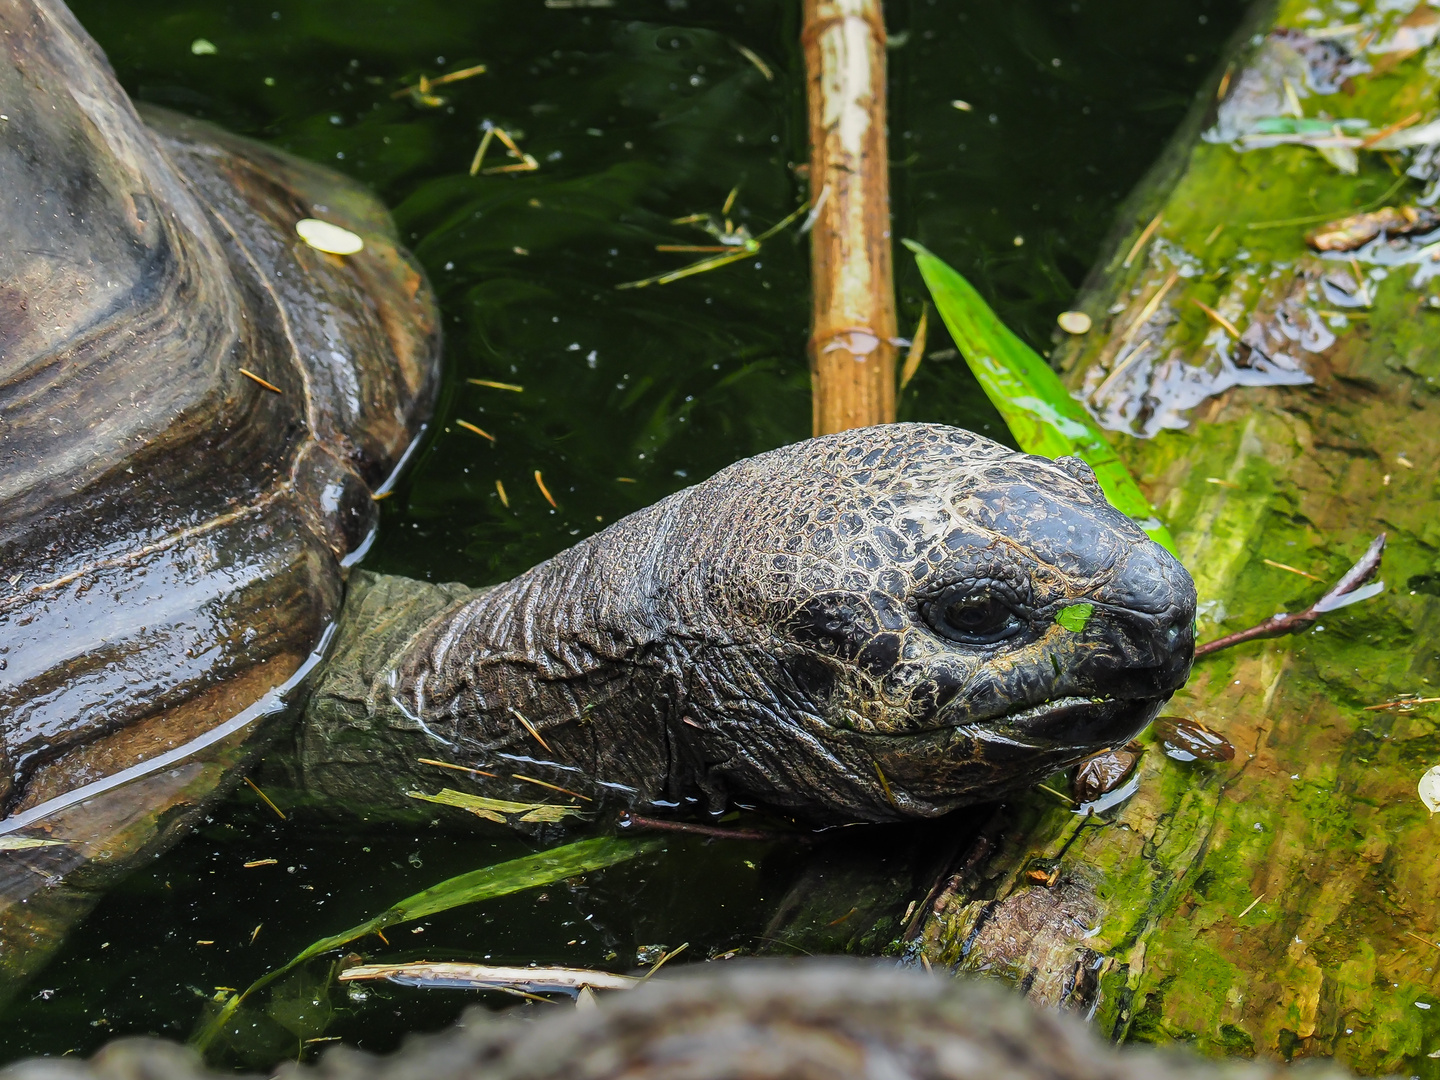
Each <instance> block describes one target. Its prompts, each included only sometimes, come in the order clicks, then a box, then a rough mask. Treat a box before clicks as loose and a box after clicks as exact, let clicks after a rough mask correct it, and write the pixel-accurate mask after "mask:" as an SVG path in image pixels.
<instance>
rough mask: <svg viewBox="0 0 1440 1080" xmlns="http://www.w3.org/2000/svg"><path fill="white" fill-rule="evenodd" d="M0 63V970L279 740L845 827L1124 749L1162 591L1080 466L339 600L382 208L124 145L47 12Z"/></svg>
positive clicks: (329, 768) (909, 468) (929, 430)
mask: <svg viewBox="0 0 1440 1080" xmlns="http://www.w3.org/2000/svg"><path fill="white" fill-rule="evenodd" d="M0 32H3V45H0V49H3V53H0V112H3V114H4V116H3V119H0V198H3V204H0V205H3V210H0V448H3V450H0V453H3V462H4V467H3V470H0V568H3V569H0V574H3V576H0V815H3V819H0V971H3V972H4V973H5V974H7V975H8V976H12V977H13V976H15V975H17V974H19V973H20V972H22V971H23V970H24V968H25V967H26V966H27V965H28V964H29V963H30V961H29V960H27V957H34V956H38V955H39V954H40V953H41V952H43V946H44V945H45V944H46V943H47V941H49V940H50V939H51V938H53V937H54V935H55V934H58V933H59V932H60V930H61V929H63V927H64V926H65V925H66V924H67V923H68V922H70V921H72V920H73V918H74V917H75V916H77V915H78V914H80V913H82V912H83V911H84V910H85V908H86V907H87V906H88V905H89V904H90V903H91V902H92V900H93V896H94V893H95V890H97V889H99V888H101V887H102V886H103V885H104V883H105V882H106V881H107V880H109V878H110V876H111V875H113V874H114V873H115V872H117V871H119V870H122V869H123V868H124V867H125V866H127V865H129V864H133V862H134V860H135V858H136V857H137V856H138V855H140V854H142V853H145V852H150V851H155V850H158V849H159V848H160V847H161V846H163V845H164V844H165V843H166V842H168V841H169V840H170V839H171V838H172V837H173V836H174V835H176V833H177V832H178V831H179V830H180V829H181V828H183V826H184V824H185V823H186V821H187V820H189V819H190V818H192V817H193V815H194V814H195V813H196V812H197V811H198V810H199V808H202V807H203V806H204V805H206V802H207V800H209V799H212V798H213V797H215V795H216V793H217V792H220V791H222V790H224V788H225V786H226V784H227V782H233V781H234V780H235V779H236V778H237V777H238V776H239V775H240V774H241V772H242V771H243V769H244V767H245V766H246V765H247V763H248V762H249V761H250V760H251V759H252V757H253V755H254V754H255V753H256V752H257V748H258V747H260V746H263V745H264V741H265V738H267V737H273V736H274V735H275V733H276V732H277V731H281V730H286V731H289V732H290V733H291V734H292V736H293V737H294V738H295V739H296V741H297V743H298V745H299V749H300V752H299V754H298V755H297V759H298V760H299V761H300V762H302V765H303V770H302V771H303V772H304V774H305V775H304V777H303V779H304V782H306V783H307V784H313V785H315V786H316V787H317V788H323V789H327V790H329V791H330V792H332V793H336V794H338V795H339V796H341V797H347V793H348V794H349V795H353V797H354V798H356V799H357V800H363V799H366V798H372V797H377V793H380V794H382V795H383V793H384V792H385V791H390V792H393V793H403V791H404V789H405V788H406V787H407V786H409V783H410V782H409V780H408V779H407V772H408V770H410V769H412V768H413V767H414V766H413V764H412V763H413V761H414V759H415V758H416V757H417V756H420V755H428V756H430V757H431V758H437V759H438V758H444V759H448V760H451V761H453V762H456V763H459V764H463V765H469V766H485V767H487V771H493V772H497V773H498V774H499V775H498V776H497V777H496V778H495V780H494V784H495V785H497V786H498V787H499V788H501V789H504V788H506V786H507V785H508V784H509V783H510V780H509V779H508V776H509V772H510V771H512V770H511V766H512V765H513V764H514V762H516V761H517V760H519V761H521V762H523V763H524V767H525V768H524V771H525V772H526V773H527V774H530V775H535V776H537V777H538V778H540V779H544V780H547V781H550V782H558V783H561V784H563V785H565V786H567V787H571V788H573V787H575V786H577V785H586V786H587V788H588V790H589V791H590V792H591V793H592V794H594V795H599V794H606V795H608V796H610V797H612V798H614V799H616V800H620V801H623V802H626V803H630V804H640V805H661V806H674V805H677V804H685V803H687V801H688V802H690V803H693V804H695V806H696V807H697V809H701V810H716V809H719V808H720V807H722V806H724V805H725V804H726V801H727V800H729V799H731V798H733V797H735V796H737V795H743V796H745V797H746V798H749V799H753V800H758V801H761V802H764V803H767V804H769V805H772V806H777V807H781V808H785V809H787V810H789V811H791V812H794V813H796V814H798V815H801V816H808V817H811V818H817V819H829V820H835V819H843V820H857V819H863V820H872V821H873V820H886V819H895V818H900V817H904V816H916V815H918V816H933V815H937V814H942V813H944V812H946V811H949V810H951V809H953V808H954V807H957V806H960V805H963V804H965V803H968V802H975V801H978V800H984V799H989V798H993V797H994V796H996V795H998V794H1000V793H1001V792H1003V791H1005V790H1007V789H1011V788H1015V787H1018V786H1022V785H1028V784H1030V783H1032V782H1034V781H1035V780H1036V779H1037V778H1039V777H1041V776H1043V775H1045V774H1047V773H1049V772H1051V771H1052V770H1054V769H1057V768H1060V767H1062V766H1065V765H1067V764H1070V763H1073V762H1075V761H1076V760H1078V759H1080V758H1081V757H1083V756H1085V755H1087V754H1090V753H1092V752H1094V751H1097V750H1099V749H1102V748H1105V747H1111V746H1114V745H1117V744H1119V743H1123V742H1124V741H1125V740H1127V739H1129V738H1130V737H1131V736H1132V735H1134V734H1135V733H1136V732H1137V731H1139V730H1140V729H1141V728H1142V727H1144V726H1145V724H1146V723H1148V722H1149V720H1150V719H1151V718H1152V717H1153V716H1154V715H1155V713H1156V710H1157V709H1158V708H1159V707H1160V705H1161V703H1162V702H1164V701H1165V700H1166V699H1167V698H1168V696H1169V695H1170V694H1171V693H1172V691H1174V690H1175V689H1177V688H1178V687H1179V686H1180V685H1181V684H1182V683H1183V682H1184V680H1185V678H1186V676H1187V674H1188V671H1189V668H1190V663H1191V657H1192V651H1193V637H1192V634H1193V630H1192V621H1193V616H1194V602H1195V596H1194V589H1193V585H1192V583H1191V581H1190V578H1189V577H1188V575H1187V574H1186V573H1185V571H1184V569H1183V568H1182V567H1181V566H1180V565H1179V563H1178V562H1177V561H1176V560H1175V559H1173V558H1172V557H1171V556H1170V555H1169V554H1167V553H1166V552H1165V551H1164V550H1163V549H1161V548H1160V547H1159V546H1157V545H1156V544H1154V543H1152V542H1151V541H1150V540H1148V539H1147V538H1146V536H1145V534H1144V533H1143V532H1142V531H1141V530H1140V529H1139V528H1138V527H1137V526H1136V525H1135V524H1134V523H1133V522H1131V521H1130V520H1129V519H1127V518H1126V517H1124V516H1123V515H1121V514H1120V513H1118V512H1116V511H1115V510H1114V509H1112V508H1111V507H1110V506H1109V505H1108V504H1107V503H1106V501H1105V498H1104V496H1103V495H1102V493H1101V491H1100V489H1099V487H1098V486H1097V485H1096V483H1095V480H1094V477H1093V475H1092V474H1091V473H1090V471H1089V470H1088V468H1087V467H1086V466H1084V465H1083V464H1082V463H1080V462H1079V461H1077V460H1073V459H1062V460H1059V461H1053V462H1052V461H1049V460H1046V459H1042V458H1037V457H1031V456H1027V455H1024V454H1019V453H1016V452H1013V451H1011V450H1009V449H1007V448H1005V447H1003V446H1000V445H998V444H996V443H994V442H991V441H989V440H986V439H984V438H981V437H979V436H977V435H973V434H970V433H968V432H965V431H961V430H958V429H955V428H949V427H944V426H938V425H923V424H902V425H892V426H888V427H883V428H871V429H865V430H859V431H851V432H847V433H843V434H839V435H833V436H828V437H824V438H819V439H814V440H810V441H807V442H802V443H798V444H795V445H793V446H787V447H783V448H781V449H778V450H774V451H771V452H769V453H766V454H762V455H760V456H758V457H755V458H752V459H749V460H746V461H742V462H739V463H738V464H735V465H733V466H731V467H729V468H727V469H724V470H722V471H721V472H720V473H718V474H716V475H715V476H713V477H711V478H710V479H708V480H706V481H704V482H703V483H700V484H697V485H696V486H694V487H691V488H688V489H686V490H684V491H680V492H677V493H676V494H674V495H672V496H670V497H669V498H666V499H664V500H662V501H661V502H659V503H657V504H656V505H654V506H652V507H650V508H648V509H646V510H643V511H640V512H638V513H636V514H633V515H631V516H629V517H627V518H625V519H623V520H621V521H619V522H617V523H615V524H613V525H611V526H610V527H609V528H607V529H605V530H604V531H602V532H599V533H598V534H596V535H594V536H592V537H590V538H588V539H585V540H583V541H581V542H580V543H578V544H577V545H575V546H574V547H573V548H571V549H570V550H568V551H565V552H563V553H561V554H559V555H557V556H555V557H554V558H552V559H550V560H548V561H546V562H544V563H542V564H540V565H539V566H536V567H535V568H534V569H532V570H529V571H527V572H526V573H524V574H521V575H520V576H519V577H517V578H515V579H514V580H513V581H509V582H506V583H504V584H501V585H497V586H494V587H491V588H487V589H479V590H471V589H468V588H465V587H462V586H459V585H443V586H434V585H429V584H423V583H420V582H415V581H408V580H404V579H399V578H393V577H380V576H375V575H371V574H366V573H363V572H359V571H355V570H352V569H351V567H352V564H354V563H355V562H356V561H357V559H358V558H360V556H362V555H363V553H364V552H365V550H366V547H367V545H368V544H369V543H370V540H371V538H372V536H373V535H374V530H375V527H376V512H375V507H374V502H373V498H374V496H375V495H378V494H381V493H383V492H384V491H385V490H386V487H387V485H388V484H390V483H391V480H392V478H393V476H394V474H395V472H396V470H397V469H399V468H400V467H402V466H403V464H404V462H405V459H406V456H407V453H408V452H409V448H411V447H413V446H414V445H415V442H416V440H417V439H418V438H419V437H420V436H421V434H422V432H423V430H424V422H425V420H426V418H427V416H428V414H429V412H430V410H431V408H432V405H433V402H434V399H435V390H436V385H437V380H438V354H439V334H438V320H437V317H436V311H435V304H434V301H433V298H432V296H431V293H430V291H429V289H428V287H427V284H426V281H425V278H424V275H423V274H422V272H421V270H420V269H419V267H418V266H417V265H416V264H415V262H414V260H413V259H412V258H411V257H410V256H409V255H408V254H407V253H405V252H404V251H403V250H401V248H400V247H399V245H398V243H397V240H396V237H395V235H394V233H393V232H392V230H391V227H390V225H389V223H388V220H387V218H386V216H385V214H384V212H383V210H382V209H381V207H380V206H379V205H378V204H377V203H376V202H375V200H374V199H373V198H372V197H370V196H369V195H367V194H366V193H365V192H364V191H363V190H361V189H359V188H358V187H357V186H356V185H354V184H352V183H350V182H348V181H346V180H344V179H343V178H341V177H339V176H336V175H334V174H332V173H330V172H327V171H325V170H323V169H320V168H318V167H315V166H313V165H308V164H305V163H303V162H301V161H298V160H296V159H294V158H291V157H288V156H286V155H284V154H281V153H278V152H276V151H274V150H271V149H267V148H265V147H263V146H260V145H257V144H255V143H251V142H247V141H245V140H242V139H238V138H235V137H233V136H229V135H226V134H224V133H223V132H221V131H218V130H216V129H214V128H211V127H208V126H205V125H202V124H199V123H195V122H191V121H186V120H183V119H180V118H177V117H174V116H169V115H165V114H161V113H147V114H146V115H145V116H144V117H143V118H142V116H141V115H139V114H137V112H136V110H135V109H134V108H133V107H132V105H131V103H130V102H129V101H128V99H127V98H126V96H125V94H124V93H123V92H122V90H121V89H120V87H119V86H118V85H117V83H116V81H115V79H114V77H113V75H112V73H111V71H110V69H109V68H108V66H107V64H106V61H105V59H104V57H103V55H102V54H101V52H100V50H99V48H98V47H97V46H96V44H95V43H94V42H93V41H92V40H91V39H90V38H89V37H88V36H87V35H86V34H85V32H84V30H83V29H82V28H81V27H80V26H79V25H78V23H77V22H76V21H75V20H74V18H73V17H72V16H71V15H70V13H69V12H68V11H67V10H66V9H65V8H64V6H63V5H62V4H61V2H60V0H0ZM309 218H316V219H321V220H324V221H328V222H330V223H333V224H338V225H340V226H342V227H344V228H345V229H347V230H349V231H351V232H353V233H354V234H357V235H358V236H359V237H361V238H362V239H363V241H364V247H363V250H361V251H359V252H357V253H353V254H349V255H344V256H341V255H336V254H328V253H326V252H323V251H320V250H316V249H314V248H312V247H310V246H307V245H306V244H305V243H303V242H302V241H301V240H300V239H299V238H298V237H297V235H296V226H297V222H299V221H301V220H302V219H309ZM1063 612H1069V613H1070V617H1066V618H1061V617H1060V616H1061V613H1063ZM306 700H308V702H309V704H308V710H307V711H306V712H305V715H303V716H302V715H301V711H302V707H303V706H304V702H305V701H306Z"/></svg>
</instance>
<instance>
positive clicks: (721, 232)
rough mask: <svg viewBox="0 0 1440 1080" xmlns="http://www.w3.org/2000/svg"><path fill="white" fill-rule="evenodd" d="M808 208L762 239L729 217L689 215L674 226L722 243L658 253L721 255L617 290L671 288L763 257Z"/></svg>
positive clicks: (669, 247) (730, 201) (664, 247)
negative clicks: (768, 243) (695, 230)
mask: <svg viewBox="0 0 1440 1080" xmlns="http://www.w3.org/2000/svg"><path fill="white" fill-rule="evenodd" d="M739 191H740V189H739V188H738V187H736V188H732V189H731V191H730V194H729V196H728V197H727V198H726V199H725V205H724V207H723V208H722V209H721V211H720V214H721V217H722V218H724V217H725V215H726V214H728V213H730V209H731V207H732V206H733V205H734V202H735V196H736V195H737V194H738V193H739ZM827 191H828V189H827ZM824 194H825V193H822V195H821V197H822V198H824ZM808 209H810V204H809V203H808V202H807V203H804V204H802V205H801V206H799V207H798V208H797V209H796V210H794V211H793V212H791V213H790V214H788V215H786V216H785V217H784V218H782V219H781V220H780V221H778V222H776V223H775V224H774V225H772V226H771V227H770V228H768V229H766V230H765V231H764V232H763V233H761V234H760V235H759V236H751V235H750V231H749V230H748V229H746V228H745V226H744V225H741V226H739V227H738V228H737V227H736V226H735V224H734V223H733V222H731V221H730V220H729V219H728V218H725V220H724V222H723V224H722V223H721V222H720V221H717V220H716V219H715V218H714V217H713V216H712V215H710V214H687V215H685V216H684V217H678V218H676V219H675V220H673V221H672V222H671V223H670V224H672V225H696V226H698V227H699V228H700V229H701V230H702V231H703V232H706V233H709V234H710V235H711V236H713V237H714V238H715V239H716V240H718V241H719V243H717V244H705V245H696V244H657V245H656V247H655V250H656V251H688V252H697V253H699V252H718V253H719V254H715V255H712V256H711V257H710V258H708V259H700V260H698V261H696V262H693V263H690V264H689V265H688V266H682V267H680V269H678V270H671V271H669V272H668V273H664V274H656V275H655V276H654V277H648V278H642V279H641V280H639V281H624V282H621V283H620V284H619V285H616V286H615V287H616V288H617V289H643V288H645V287H646V286H649V285H668V284H670V282H672V281H679V280H680V279H682V278H687V277H692V276H694V275H695V274H703V273H706V272H707V271H710V270H718V269H719V268H720V267H722V266H728V265H730V264H731V263H733V262H739V261H740V260H741V259H748V258H750V257H751V256H752V255H757V254H759V252H760V247H761V245H762V244H764V243H765V241H766V240H769V239H770V238H771V237H772V236H774V235H775V234H776V233H778V232H780V231H782V230H783V229H786V228H788V227H789V226H790V225H791V224H793V223H794V222H795V220H796V219H797V218H799V217H800V216H801V215H802V214H804V213H805V211H807V210H808Z"/></svg>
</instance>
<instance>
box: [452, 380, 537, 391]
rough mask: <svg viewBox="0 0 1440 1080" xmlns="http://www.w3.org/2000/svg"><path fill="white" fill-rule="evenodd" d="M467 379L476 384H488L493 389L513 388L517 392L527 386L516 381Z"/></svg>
mask: <svg viewBox="0 0 1440 1080" xmlns="http://www.w3.org/2000/svg"><path fill="white" fill-rule="evenodd" d="M465 381H466V382H468V383H473V384H474V385H476V386H488V387H489V388H490V389H491V390H513V391H515V393H517V394H519V393H522V392H523V391H524V389H525V387H523V386H517V385H516V384H515V383H509V382H495V380H493V379H466V380H465Z"/></svg>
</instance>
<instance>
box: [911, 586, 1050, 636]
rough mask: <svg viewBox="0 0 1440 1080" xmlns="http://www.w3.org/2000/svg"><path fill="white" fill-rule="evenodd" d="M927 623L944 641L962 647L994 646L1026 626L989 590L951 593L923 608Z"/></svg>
mask: <svg viewBox="0 0 1440 1080" xmlns="http://www.w3.org/2000/svg"><path fill="white" fill-rule="evenodd" d="M922 613H923V615H924V617H925V621H926V622H927V623H928V624H929V625H930V628H931V629H932V630H934V631H935V632H936V633H937V634H939V635H940V636H941V637H944V638H949V639H950V640H951V641H954V642H958V643H959V644H961V645H995V644H998V643H999V642H1001V641H1005V640H1006V639H1007V638H1012V637H1014V636H1015V635H1016V634H1018V633H1020V631H1021V630H1023V629H1024V628H1025V622H1024V620H1023V619H1021V618H1020V616H1019V615H1018V614H1016V612H1015V610H1014V609H1013V608H1011V607H1010V605H1009V604H1008V603H1006V602H1005V600H1003V599H1002V598H1001V597H999V596H997V595H995V593H993V592H992V591H990V590H989V589H984V588H982V589H979V590H974V591H969V590H963V589H952V590H950V591H949V592H946V593H945V594H944V595H942V596H940V597H939V598H938V599H936V600H932V601H931V602H930V603H928V604H926V605H924V608H923V611H922Z"/></svg>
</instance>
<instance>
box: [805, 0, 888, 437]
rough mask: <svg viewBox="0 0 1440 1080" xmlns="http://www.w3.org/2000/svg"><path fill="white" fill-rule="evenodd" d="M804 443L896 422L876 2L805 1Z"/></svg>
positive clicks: (881, 43)
mask: <svg viewBox="0 0 1440 1080" xmlns="http://www.w3.org/2000/svg"><path fill="white" fill-rule="evenodd" d="M801 41H802V44H803V46H804V50H805V71H806V79H807V91H808V92H807V98H808V107H809V118H810V192H811V205H812V206H813V207H814V211H813V213H814V225H813V236H812V238H811V248H810V251H811V256H810V258H811V268H812V275H813V280H814V285H813V295H814V309H813V310H814V314H813V324H812V331H811V337H810V374H811V379H812V393H813V402H814V411H813V417H814V429H815V434H817V435H823V434H826V433H828V432H833V431H844V430H846V429H847V428H854V427H865V426H868V425H870V424H884V423H890V422H892V421H894V419H895V357H896V346H895V343H894V339H895V335H896V321H895V284H894V274H893V271H892V267H891V251H890V249H891V237H890V177H889V144H888V139H887V138H886V133H885V22H884V19H883V17H882V15H881V10H880V0H804V29H803V30H802V32H801Z"/></svg>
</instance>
